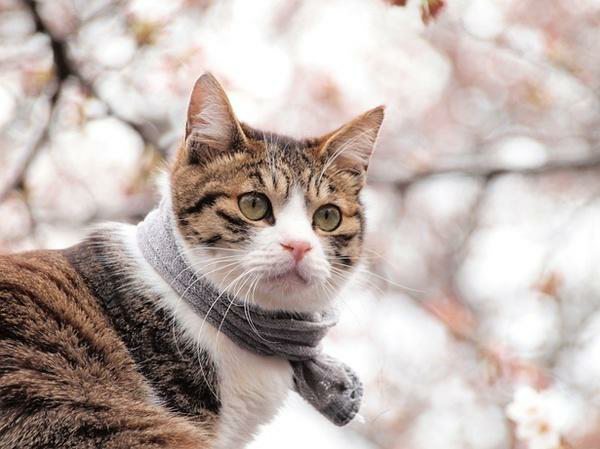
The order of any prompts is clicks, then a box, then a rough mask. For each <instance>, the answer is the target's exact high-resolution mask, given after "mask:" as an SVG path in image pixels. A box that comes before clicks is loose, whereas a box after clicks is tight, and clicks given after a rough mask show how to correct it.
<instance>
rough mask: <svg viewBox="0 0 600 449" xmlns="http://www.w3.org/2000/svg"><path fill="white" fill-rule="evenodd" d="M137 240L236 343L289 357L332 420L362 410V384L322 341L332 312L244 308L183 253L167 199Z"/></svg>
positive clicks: (298, 380) (299, 384)
mask: <svg viewBox="0 0 600 449" xmlns="http://www.w3.org/2000/svg"><path fill="white" fill-rule="evenodd" d="M137 241H138V245H139V247H140V250H141V251H142V254H143V255H144V258H145V259H146V260H147V261H148V263H149V264H150V265H151V266H152V267H153V268H154V269H155V270H156V271H157V273H158V274H159V275H160V276H161V277H162V278H163V279H164V280H165V281H166V282H167V283H168V284H169V285H170V286H171V287H172V288H173V289H174V290H175V292H176V293H177V294H178V295H179V296H181V298H182V299H183V300H184V301H185V302H186V303H187V304H189V305H190V306H191V307H192V309H193V310H194V311H195V312H196V313H197V314H198V315H200V316H202V317H203V318H205V319H206V321H207V322H208V323H210V324H211V325H213V326H214V327H215V328H217V329H219V331H220V332H222V333H223V334H225V335H226V336H227V337H228V338H229V339H231V340H232V341H233V342H234V343H235V344H236V345H237V346H239V347H240V348H242V349H245V350H247V351H250V352H253V353H255V354H258V355H263V356H277V357H282V358H284V359H287V360H289V362H290V364H291V366H292V369H293V373H294V387H295V390H296V391H297V392H298V393H299V394H300V396H302V397H303V398H304V399H306V400H307V401H308V402H309V403H310V404H311V405H312V406H313V407H314V408H316V409H317V410H318V411H319V412H321V413H322V414H323V415H324V416H326V417H327V418H328V419H329V420H331V421H332V422H333V423H334V424H336V425H338V426H343V425H345V424H347V423H349V422H350V421H351V420H352V419H353V418H354V416H355V415H356V414H357V413H358V409H359V408H360V403H361V399H362V384H361V382H360V380H359V379H358V377H357V375H356V374H355V373H354V372H353V371H352V370H351V369H350V368H349V367H348V366H347V365H345V364H343V363H342V362H340V361H338V360H336V359H334V358H333V357H329V356H327V355H325V354H323V353H322V352H321V346H320V342H321V340H322V339H323V337H324V336H325V334H326V333H327V331H328V330H329V328H331V327H332V326H334V325H335V324H336V322H337V315H336V314H335V313H334V312H332V311H325V312H320V313H312V314H310V313H302V314H299V313H294V314H291V313H287V312H272V311H266V310H263V309H260V308H258V307H256V306H253V305H251V304H246V307H245V308H244V306H243V302H242V301H240V300H239V299H238V298H233V297H232V296H230V295H229V294H227V293H223V292H219V291H218V290H217V289H216V288H215V287H214V286H213V285H212V284H210V283H209V282H208V281H206V280H204V279H202V278H201V277H199V276H197V274H196V273H195V270H193V269H191V267H190V265H189V264H188V262H187V261H186V260H185V258H184V257H183V256H182V254H183V252H182V250H181V248H180V245H179V243H178V242H177V238H176V236H175V231H174V224H173V213H172V207H171V205H170V203H169V202H167V201H163V202H162V203H161V205H160V206H159V208H158V209H155V210H153V211H152V212H150V213H149V214H148V215H147V216H146V218H145V219H144V221H142V222H141V223H140V224H139V225H138V227H137ZM249 318H250V319H249Z"/></svg>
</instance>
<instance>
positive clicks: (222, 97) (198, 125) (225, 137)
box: [185, 73, 245, 162]
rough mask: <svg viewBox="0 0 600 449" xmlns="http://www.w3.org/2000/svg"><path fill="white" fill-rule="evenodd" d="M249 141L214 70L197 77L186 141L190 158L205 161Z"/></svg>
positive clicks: (189, 113) (187, 124) (189, 110)
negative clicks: (211, 72)
mask: <svg viewBox="0 0 600 449" xmlns="http://www.w3.org/2000/svg"><path fill="white" fill-rule="evenodd" d="M244 141H245V136H244V133H243V131H242V128H241V126H240V123H239V122H238V120H237V119H236V117H235V114H234V113H233V109H232V107H231V104H230V103H229V100H228V99H227V95H226V94H225V91H224V90H223V88H222V87H221V85H220V84H219V82H218V81H217V80H216V78H215V77H214V76H213V75H211V74H210V73H205V74H204V75H202V76H201V77H200V78H198V80H197V81H196V84H194V89H193V90H192V95H191V97H190V104H189V106H188V112H187V122H186V126H185V145H186V148H187V150H188V152H189V158H190V161H192V162H194V161H198V162H199V161H202V160H206V159H208V158H210V157H211V156H212V155H215V154H218V153H221V152H224V151H228V150H230V149H231V148H232V147H233V146H234V145H235V144H236V143H238V142H241V143H243V142H244Z"/></svg>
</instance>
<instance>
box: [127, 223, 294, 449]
mask: <svg viewBox="0 0 600 449" xmlns="http://www.w3.org/2000/svg"><path fill="white" fill-rule="evenodd" d="M119 233H120V234H121V235H122V238H123V242H124V244H125V245H126V247H127V248H128V250H129V251H130V254H132V255H133V256H134V258H135V260H136V262H137V263H136V265H137V267H138V270H139V272H138V273H137V275H138V278H139V279H140V280H142V282H144V284H145V285H146V286H147V287H149V288H150V289H152V290H153V291H155V292H156V293H157V294H158V295H159V296H160V298H161V304H160V305H161V306H162V307H165V308H166V309H167V310H169V311H170V312H171V313H172V314H173V316H174V317H175V320H176V322H177V323H178V324H179V325H180V327H181V330H182V331H183V334H184V336H185V337H187V338H189V339H190V342H192V343H194V344H198V345H199V346H200V347H201V348H203V349H205V350H207V351H208V352H209V354H210V355H211V357H212V359H213V361H214V363H215V365H216V368H217V372H218V381H219V392H220V397H221V411H220V416H219V428H218V430H217V435H218V438H217V440H216V443H215V445H214V448H213V449H240V448H243V447H244V446H245V445H246V444H247V443H248V442H249V441H250V440H251V439H252V437H253V436H254V434H255V433H256V431H257V430H258V428H259V426H260V425H262V424H266V423H267V422H269V421H270V420H271V419H272V418H273V417H274V415H275V413H276V412H277V410H278V409H279V407H281V405H282V404H283V402H284V400H285V398H286V397H287V395H288V392H289V391H290V388H291V385H292V369H291V366H290V364H289V363H288V362H287V361H285V360H282V359H279V358H275V357H263V356H258V355H255V354H252V353H250V352H247V351H245V350H243V349H240V348H239V347H237V346H236V345H235V344H234V343H233V342H232V341H231V340H229V339H228V338H227V337H226V336H225V335H223V334H221V333H219V332H217V329H215V328H214V327H213V326H211V325H210V324H209V323H205V324H203V320H202V318H201V317H200V316H198V315H197V314H195V313H194V312H193V311H192V310H191V308H190V307H189V306H188V305H187V304H186V303H184V302H183V301H181V299H180V298H179V296H178V295H177V294H176V293H175V291H174V290H172V289H171V288H170V287H169V286H168V285H167V283H166V282H165V281H164V280H163V279H162V278H161V277H160V276H159V275H158V274H157V273H156V272H155V271H154V270H153V269H152V267H151V266H150V265H149V264H148V263H147V262H146V261H145V260H144V258H143V257H142V255H141V253H140V252H139V249H138V247H137V244H136V241H135V228H134V227H131V226H122V227H120V229H119ZM198 375H199V376H201V375H202V372H201V370H200V368H199V370H198Z"/></svg>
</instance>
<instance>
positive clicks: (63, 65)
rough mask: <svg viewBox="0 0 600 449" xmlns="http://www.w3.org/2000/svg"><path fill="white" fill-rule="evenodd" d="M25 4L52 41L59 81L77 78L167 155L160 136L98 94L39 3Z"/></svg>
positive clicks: (38, 28)
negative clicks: (50, 25) (51, 28)
mask: <svg viewBox="0 0 600 449" xmlns="http://www.w3.org/2000/svg"><path fill="white" fill-rule="evenodd" d="M23 2H24V3H25V5H27V7H28V8H29V10H30V11H31V14H32V16H33V20H34V23H35V27H36V31H37V32H39V33H43V34H45V35H47V36H48V38H49V39H50V46H51V48H52V54H53V58H54V65H55V68H56V76H57V78H58V81H59V82H61V81H64V80H65V79H67V78H69V77H73V78H75V79H76V80H77V81H78V82H79V83H80V84H81V85H82V86H83V88H84V89H85V90H87V91H88V92H90V93H91V94H92V95H93V96H94V97H96V98H98V99H99V100H100V101H102V102H103V103H104V104H105V105H106V107H107V109H108V114H109V115H112V116H113V117H116V118H117V119H119V120H121V121H122V122H123V123H125V124H127V125H128V126H130V127H131V128H132V129H133V130H134V131H136V132H137V133H138V134H139V135H140V137H141V138H142V140H143V141H144V144H145V146H146V147H152V148H154V149H155V150H156V151H158V152H160V153H161V154H163V155H164V154H166V151H167V149H166V148H164V147H162V146H161V145H159V143H158V136H155V135H152V133H151V132H150V131H149V130H148V129H147V128H145V127H144V126H143V125H141V124H140V123H136V122H134V121H132V120H130V119H128V118H126V117H124V116H123V115H122V114H120V113H119V112H118V111H116V110H115V109H114V108H113V107H112V106H111V105H110V104H109V103H108V102H107V101H106V100H104V99H103V98H102V97H101V96H100V95H99V94H98V92H97V90H96V89H95V87H94V85H93V83H92V81H91V80H89V79H87V78H86V77H85V76H84V75H83V74H82V73H81V71H80V70H79V67H77V64H76V63H75V62H74V61H73V60H72V59H71V58H70V57H69V54H68V52H67V46H66V43H65V41H64V40H62V39H61V38H59V37H58V36H56V35H55V34H54V33H53V32H52V30H50V28H49V27H48V26H47V25H46V23H45V22H44V19H43V18H42V17H41V15H40V12H39V9H38V4H37V1H35V0H23Z"/></svg>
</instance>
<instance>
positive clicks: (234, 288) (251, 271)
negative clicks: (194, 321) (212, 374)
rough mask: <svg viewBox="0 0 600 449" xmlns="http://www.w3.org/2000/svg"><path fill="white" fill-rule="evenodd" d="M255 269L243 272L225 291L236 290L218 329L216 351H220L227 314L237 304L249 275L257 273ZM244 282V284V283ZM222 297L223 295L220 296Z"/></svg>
mask: <svg viewBox="0 0 600 449" xmlns="http://www.w3.org/2000/svg"><path fill="white" fill-rule="evenodd" d="M255 271H256V270H255V269H252V268H251V269H249V270H247V271H245V272H243V273H242V274H240V275H239V276H238V277H237V278H235V279H234V280H233V281H232V282H231V283H230V284H229V285H228V286H227V287H226V288H225V289H224V290H223V291H224V292H225V291H227V290H229V289H230V288H232V290H235V291H233V292H232V294H231V301H229V305H228V306H227V309H225V313H224V314H223V318H222V319H221V323H220V324H219V327H218V328H217V336H216V338H215V351H218V344H219V336H220V335H221V328H222V327H223V323H224V322H225V319H226V318H227V314H228V313H229V310H230V309H231V306H232V305H233V303H234V302H235V300H236V298H237V296H238V294H239V292H240V290H241V289H242V288H243V286H244V285H246V282H247V281H248V279H249V278H247V277H246V276H248V275H249V274H251V273H253V272H255ZM242 280H243V282H242ZM236 282H240V285H239V286H238V287H237V290H236V287H235V284H236ZM219 296H221V294H220V295H219Z"/></svg>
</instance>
